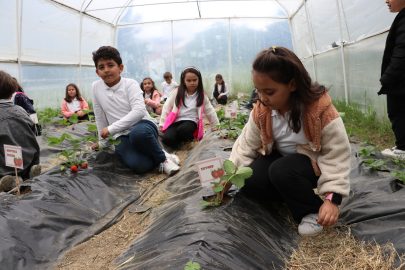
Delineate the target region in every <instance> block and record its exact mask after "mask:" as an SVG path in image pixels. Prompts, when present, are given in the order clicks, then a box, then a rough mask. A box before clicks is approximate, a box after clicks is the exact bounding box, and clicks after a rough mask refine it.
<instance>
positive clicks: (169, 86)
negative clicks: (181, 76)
mask: <svg viewBox="0 0 405 270" xmlns="http://www.w3.org/2000/svg"><path fill="white" fill-rule="evenodd" d="M163 78H164V79H165V81H164V82H163V83H162V94H163V96H162V100H164V101H166V99H167V97H168V96H169V95H170V93H171V92H172V90H173V88H176V87H178V86H179V85H178V84H177V83H176V82H175V81H172V79H173V76H172V74H171V73H170V72H169V71H167V72H165V73H164V74H163Z"/></svg>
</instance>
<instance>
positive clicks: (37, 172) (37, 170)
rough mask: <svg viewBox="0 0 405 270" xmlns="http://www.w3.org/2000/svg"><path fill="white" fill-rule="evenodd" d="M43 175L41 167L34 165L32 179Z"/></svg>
mask: <svg viewBox="0 0 405 270" xmlns="http://www.w3.org/2000/svg"><path fill="white" fill-rule="evenodd" d="M40 174H41V165H34V166H32V167H31V170H30V179H31V178H34V177H37V176H38V175H40Z"/></svg>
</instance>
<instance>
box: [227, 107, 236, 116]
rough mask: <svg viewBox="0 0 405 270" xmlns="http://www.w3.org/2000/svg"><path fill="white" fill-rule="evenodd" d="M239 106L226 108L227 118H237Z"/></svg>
mask: <svg viewBox="0 0 405 270" xmlns="http://www.w3.org/2000/svg"><path fill="white" fill-rule="evenodd" d="M237 112H238V109H237V108H225V118H236V117H237V116H236V115H237Z"/></svg>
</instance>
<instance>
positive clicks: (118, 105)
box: [91, 77, 155, 147]
mask: <svg viewBox="0 0 405 270" xmlns="http://www.w3.org/2000/svg"><path fill="white" fill-rule="evenodd" d="M91 94H92V97H93V108H94V114H95V116H96V124H97V130H98V134H99V139H100V144H101V146H102V147H106V146H107V139H103V138H101V136H100V134H101V131H102V130H103V128H105V127H107V126H108V131H109V132H110V134H112V135H113V137H114V139H116V138H118V137H119V136H122V135H128V134H129V132H130V131H131V129H132V128H133V127H134V126H135V125H136V124H137V123H138V122H139V121H141V120H148V121H151V122H153V123H155V120H154V119H153V118H152V117H150V115H149V113H148V112H147V110H146V107H145V101H144V98H143V91H142V90H141V88H140V87H139V84H138V82H136V81H135V80H133V79H128V78H122V77H121V80H120V81H119V83H117V84H116V85H114V86H112V87H109V86H108V85H107V84H105V83H104V81H103V80H98V81H95V82H94V83H93V85H92V87H91Z"/></svg>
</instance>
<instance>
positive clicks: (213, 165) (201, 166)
mask: <svg viewBox="0 0 405 270" xmlns="http://www.w3.org/2000/svg"><path fill="white" fill-rule="evenodd" d="M195 165H196V166H197V171H198V176H199V177H200V182H201V186H203V187H211V183H210V182H219V180H220V178H221V176H223V175H224V173H225V171H224V167H223V166H222V160H221V158H219V157H218V158H213V159H207V160H203V161H200V162H197V163H196V164H195Z"/></svg>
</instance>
